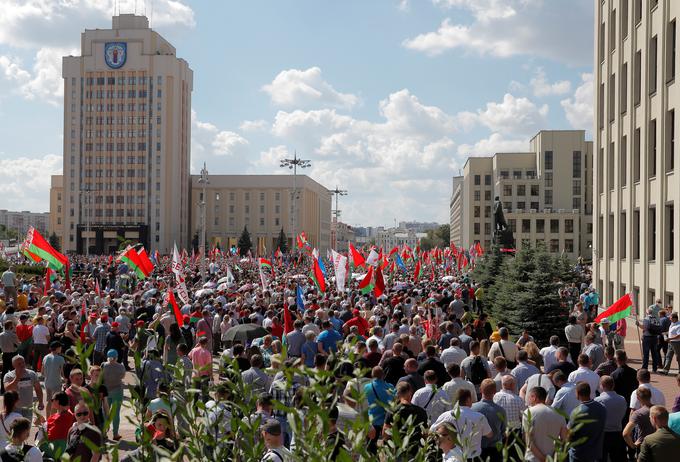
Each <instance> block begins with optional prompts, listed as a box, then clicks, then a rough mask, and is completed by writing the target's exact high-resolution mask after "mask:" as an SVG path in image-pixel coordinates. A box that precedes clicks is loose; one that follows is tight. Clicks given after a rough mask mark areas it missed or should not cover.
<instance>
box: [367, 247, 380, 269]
mask: <svg viewBox="0 0 680 462" xmlns="http://www.w3.org/2000/svg"><path fill="white" fill-rule="evenodd" d="M378 257H379V255H378V252H376V251H375V249H371V253H369V254H368V257H367V258H366V264H367V265H371V266H376V265H377V264H378Z"/></svg>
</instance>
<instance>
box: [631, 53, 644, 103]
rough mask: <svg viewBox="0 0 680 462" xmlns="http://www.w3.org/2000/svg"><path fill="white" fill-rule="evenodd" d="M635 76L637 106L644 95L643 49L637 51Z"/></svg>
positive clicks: (635, 100) (634, 99)
mask: <svg viewBox="0 0 680 462" xmlns="http://www.w3.org/2000/svg"><path fill="white" fill-rule="evenodd" d="M633 72H634V76H633V104H634V105H635V106H637V105H638V104H640V98H641V96H642V51H641V50H638V51H637V52H635V62H634V69H633Z"/></svg>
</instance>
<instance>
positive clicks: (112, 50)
mask: <svg viewBox="0 0 680 462" xmlns="http://www.w3.org/2000/svg"><path fill="white" fill-rule="evenodd" d="M126 58H127V43H125V42H109V43H106V44H104V61H106V65H107V66H109V67H110V68H111V69H120V68H121V67H123V64H125V59H126Z"/></svg>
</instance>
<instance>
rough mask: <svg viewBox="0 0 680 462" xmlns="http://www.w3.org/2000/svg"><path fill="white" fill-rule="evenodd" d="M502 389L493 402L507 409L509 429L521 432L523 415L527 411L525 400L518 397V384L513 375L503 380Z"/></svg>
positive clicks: (504, 377) (506, 376)
mask: <svg viewBox="0 0 680 462" xmlns="http://www.w3.org/2000/svg"><path fill="white" fill-rule="evenodd" d="M501 383H502V388H501V389H500V391H498V393H496V394H495V395H494V397H493V402H494V403H496V404H498V405H499V406H500V407H502V408H503V409H505V413H506V415H507V417H508V429H509V430H519V429H520V427H521V426H522V413H523V412H524V409H526V405H525V404H524V400H523V399H522V398H520V397H519V396H517V392H516V387H517V385H516V384H517V382H516V381H515V378H514V377H513V376H512V375H504V376H503V377H502V378H501Z"/></svg>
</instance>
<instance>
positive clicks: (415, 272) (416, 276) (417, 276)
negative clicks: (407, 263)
mask: <svg viewBox="0 0 680 462" xmlns="http://www.w3.org/2000/svg"><path fill="white" fill-rule="evenodd" d="M421 273H422V271H421V268H420V260H418V261H416V267H415V268H414V269H413V280H414V282H418V279H420V276H421Z"/></svg>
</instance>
